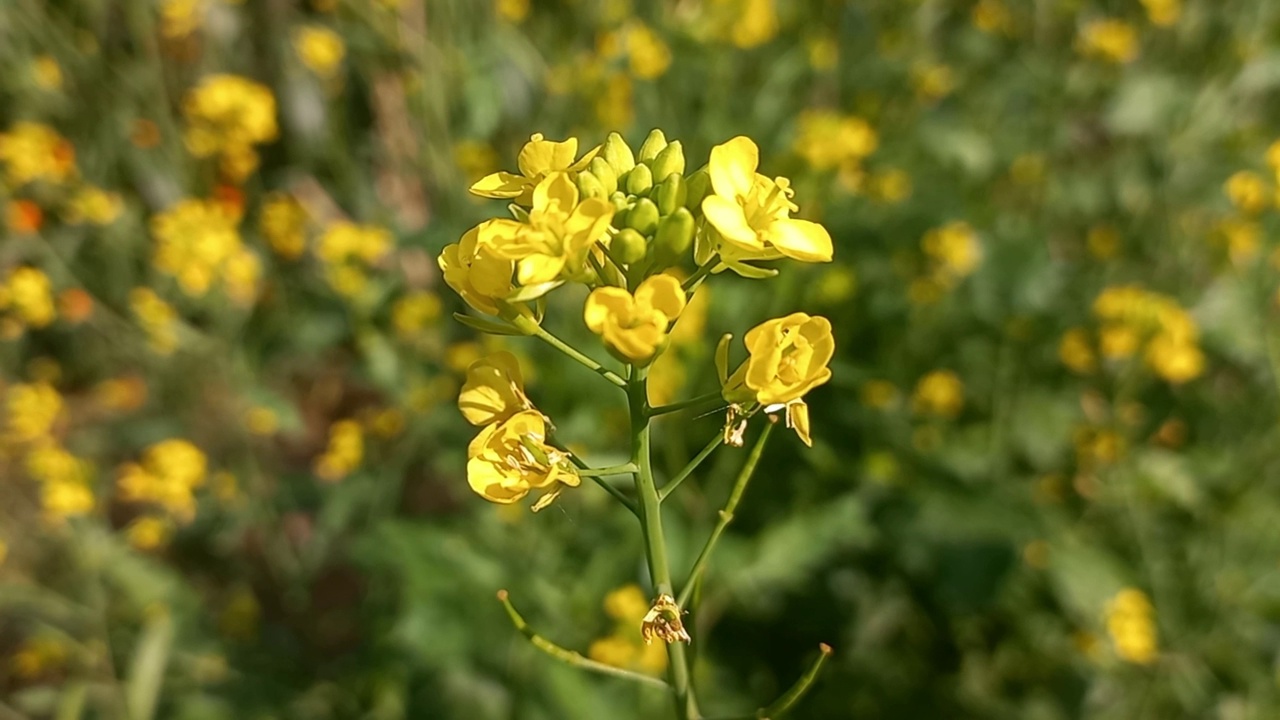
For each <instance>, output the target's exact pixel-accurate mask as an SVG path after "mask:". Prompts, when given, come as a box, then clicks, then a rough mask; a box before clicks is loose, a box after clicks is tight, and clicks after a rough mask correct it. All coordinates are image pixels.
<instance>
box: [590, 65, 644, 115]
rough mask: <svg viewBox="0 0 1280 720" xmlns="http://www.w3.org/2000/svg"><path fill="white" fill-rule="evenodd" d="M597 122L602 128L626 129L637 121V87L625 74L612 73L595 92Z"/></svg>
mask: <svg viewBox="0 0 1280 720" xmlns="http://www.w3.org/2000/svg"><path fill="white" fill-rule="evenodd" d="M594 95H595V111H596V121H597V122H598V123H599V124H600V125H601V126H602V127H609V128H618V129H625V128H628V127H630V126H631V123H632V122H633V121H634V120H635V115H636V112H635V85H634V83H632V81H631V76H630V75H628V74H627V73H625V72H615V73H610V74H609V75H608V76H607V77H606V78H605V79H604V82H603V87H601V88H600V89H599V90H597V91H595V92H594Z"/></svg>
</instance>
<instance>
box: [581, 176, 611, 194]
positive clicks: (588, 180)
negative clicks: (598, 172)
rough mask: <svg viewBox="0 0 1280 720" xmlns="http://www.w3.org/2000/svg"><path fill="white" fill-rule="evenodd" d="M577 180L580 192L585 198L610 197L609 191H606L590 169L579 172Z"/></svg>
mask: <svg viewBox="0 0 1280 720" xmlns="http://www.w3.org/2000/svg"><path fill="white" fill-rule="evenodd" d="M576 181H577V185H578V192H579V193H581V194H582V197H583V199H586V198H607V197H609V193H607V192H605V189H604V185H603V184H601V182H600V180H599V179H598V178H597V177H596V176H595V175H594V174H592V173H591V171H589V170H583V171H582V172H580V173H578V177H577V178H576Z"/></svg>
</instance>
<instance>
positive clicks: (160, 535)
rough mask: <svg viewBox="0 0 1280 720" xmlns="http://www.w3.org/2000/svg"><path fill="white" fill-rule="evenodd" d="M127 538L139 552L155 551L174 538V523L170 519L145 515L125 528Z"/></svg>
mask: <svg viewBox="0 0 1280 720" xmlns="http://www.w3.org/2000/svg"><path fill="white" fill-rule="evenodd" d="M124 532H125V538H127V539H128V541H129V544H130V545H132V546H133V547H135V548H137V549H139V550H143V551H146V550H155V549H156V548H159V547H161V546H163V545H165V544H166V543H168V542H169V538H170V537H172V536H173V522H172V521H171V520H169V519H168V518H164V517H157V516H154V515H143V516H142V517H140V518H138V519H137V520H134V521H133V522H131V523H129V527H127V528H125V531H124Z"/></svg>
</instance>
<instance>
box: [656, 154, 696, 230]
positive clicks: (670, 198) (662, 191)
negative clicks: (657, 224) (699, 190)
mask: <svg viewBox="0 0 1280 720" xmlns="http://www.w3.org/2000/svg"><path fill="white" fill-rule="evenodd" d="M667 147H671V146H670V145H668V146H667ZM686 192H687V191H686V189H685V184H684V177H683V176H682V175H680V174H679V173H672V174H670V175H668V176H667V179H666V180H663V181H662V183H661V184H659V185H658V186H657V187H656V188H654V190H653V192H651V193H649V197H651V198H653V201H654V202H655V203H657V204H658V214H659V215H662V216H663V217H666V216H667V215H670V214H671V213H673V212H675V211H676V208H679V207H684V200H685V193H686Z"/></svg>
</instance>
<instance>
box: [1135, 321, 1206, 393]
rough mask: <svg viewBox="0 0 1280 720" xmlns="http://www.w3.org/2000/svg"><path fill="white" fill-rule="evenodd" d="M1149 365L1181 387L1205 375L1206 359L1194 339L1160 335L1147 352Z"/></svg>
mask: <svg viewBox="0 0 1280 720" xmlns="http://www.w3.org/2000/svg"><path fill="white" fill-rule="evenodd" d="M1146 361H1147V365H1148V366H1149V367H1150V368H1151V369H1152V370H1153V371H1154V372H1155V373H1156V374H1157V375H1159V376H1160V377H1162V378H1164V379H1165V380H1167V381H1168V382H1170V383H1172V384H1174V385H1179V384H1181V383H1184V382H1187V381H1188V380H1194V379H1196V378H1197V377H1200V375H1201V374H1203V373H1204V366H1205V358H1204V353H1203V352H1201V350H1200V348H1199V346H1198V345H1196V343H1195V341H1194V340H1193V339H1188V338H1180V337H1178V336H1176V335H1172V334H1169V333H1160V334H1158V335H1156V336H1155V337H1154V338H1152V339H1151V342H1150V343H1148V344H1147V350H1146Z"/></svg>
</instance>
